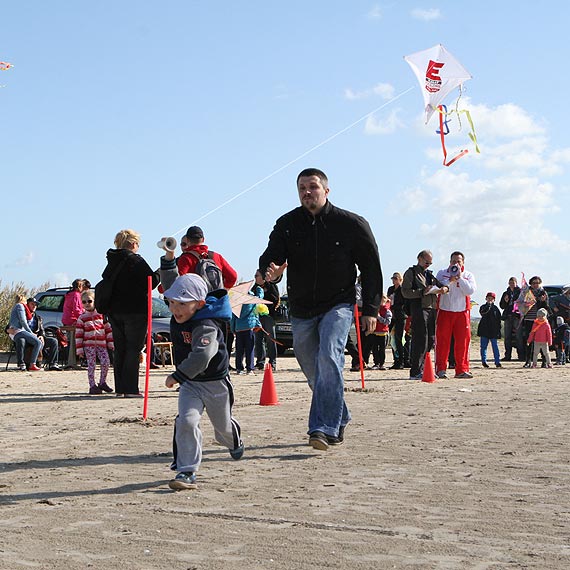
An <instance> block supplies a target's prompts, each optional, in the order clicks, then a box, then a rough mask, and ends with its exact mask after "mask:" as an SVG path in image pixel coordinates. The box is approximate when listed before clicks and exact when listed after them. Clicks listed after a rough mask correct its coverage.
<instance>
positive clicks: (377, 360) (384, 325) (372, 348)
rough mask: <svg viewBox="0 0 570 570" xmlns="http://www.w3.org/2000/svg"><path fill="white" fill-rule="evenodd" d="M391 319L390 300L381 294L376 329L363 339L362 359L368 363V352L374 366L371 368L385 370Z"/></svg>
mask: <svg viewBox="0 0 570 570" xmlns="http://www.w3.org/2000/svg"><path fill="white" fill-rule="evenodd" d="M391 321H392V311H390V301H388V297H386V295H382V300H381V301H380V308H379V309H378V316H377V317H376V330H375V331H374V332H373V333H372V334H369V335H367V336H366V338H365V341H364V350H363V355H362V359H363V360H364V362H365V363H366V364H368V359H369V358H370V352H372V359H373V360H374V366H373V367H372V370H386V368H385V367H384V363H385V362H386V345H387V340H388V338H389V335H390V333H389V328H390V322H391Z"/></svg>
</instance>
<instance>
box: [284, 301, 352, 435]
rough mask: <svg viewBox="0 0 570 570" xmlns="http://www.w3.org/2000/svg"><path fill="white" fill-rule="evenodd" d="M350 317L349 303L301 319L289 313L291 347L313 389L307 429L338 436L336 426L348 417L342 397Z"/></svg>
mask: <svg viewBox="0 0 570 570" xmlns="http://www.w3.org/2000/svg"><path fill="white" fill-rule="evenodd" d="M352 318H353V307H352V305H350V304H348V303H342V304H339V305H336V306H335V307H333V308H332V309H330V310H329V311H328V312H327V313H324V314H322V315H318V316H316V317H312V318H310V319H300V318H298V317H291V325H292V329H293V349H294V350H295V356H296V357H297V360H298V362H299V365H300V366H301V370H302V371H303V374H304V375H305V376H306V377H307V380H308V382H309V386H310V388H311V390H312V391H313V398H312V401H311V411H310V412H309V431H308V433H309V434H311V433H313V432H315V431H321V432H323V433H325V434H326V435H329V436H331V437H338V430H339V428H340V427H341V426H345V425H346V424H347V423H348V422H349V421H350V420H351V417H350V412H349V411H348V408H347V407H346V403H345V401H344V378H343V376H342V371H343V368H344V347H345V345H346V339H347V337H348V331H349V330H350V325H351V323H352Z"/></svg>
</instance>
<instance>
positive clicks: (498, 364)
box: [495, 362, 503, 368]
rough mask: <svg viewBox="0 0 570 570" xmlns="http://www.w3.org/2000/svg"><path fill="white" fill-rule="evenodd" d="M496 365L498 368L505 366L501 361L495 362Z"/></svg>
mask: <svg viewBox="0 0 570 570" xmlns="http://www.w3.org/2000/svg"><path fill="white" fill-rule="evenodd" d="M495 366H496V367H497V368H502V367H503V366H502V365H501V363H500V362H495Z"/></svg>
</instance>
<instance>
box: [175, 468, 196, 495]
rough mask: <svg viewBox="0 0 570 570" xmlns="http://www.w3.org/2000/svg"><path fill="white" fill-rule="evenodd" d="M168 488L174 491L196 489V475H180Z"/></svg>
mask: <svg viewBox="0 0 570 570" xmlns="http://www.w3.org/2000/svg"><path fill="white" fill-rule="evenodd" d="M168 486H169V487H170V488H171V489H173V490H174V491H184V490H186V489H196V487H197V485H196V473H193V472H192V471H191V472H189V473H178V475H176V477H174V479H171V480H170V481H169V482H168Z"/></svg>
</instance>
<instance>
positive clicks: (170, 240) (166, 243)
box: [156, 237, 177, 251]
mask: <svg viewBox="0 0 570 570" xmlns="http://www.w3.org/2000/svg"><path fill="white" fill-rule="evenodd" d="M176 245H177V242H176V238H174V237H167V238H162V239H161V240H160V241H158V242H156V246H157V247H158V248H160V249H164V251H174V250H175V249H176Z"/></svg>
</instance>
